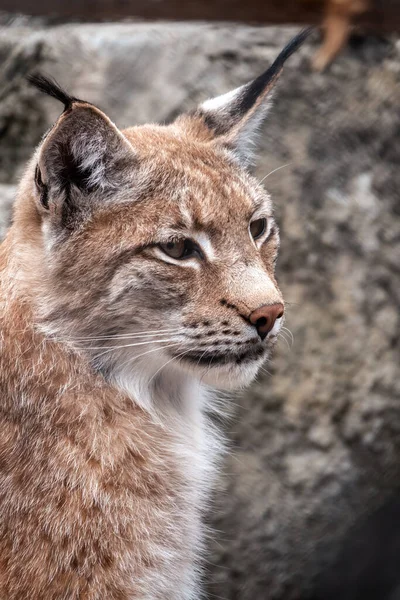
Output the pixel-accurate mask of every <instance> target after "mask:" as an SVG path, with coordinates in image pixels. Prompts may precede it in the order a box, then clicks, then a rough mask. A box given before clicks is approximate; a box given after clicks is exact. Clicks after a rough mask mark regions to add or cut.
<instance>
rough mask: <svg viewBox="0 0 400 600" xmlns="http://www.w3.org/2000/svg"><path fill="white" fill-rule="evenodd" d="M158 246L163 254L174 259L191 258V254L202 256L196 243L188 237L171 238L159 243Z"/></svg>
mask: <svg viewBox="0 0 400 600" xmlns="http://www.w3.org/2000/svg"><path fill="white" fill-rule="evenodd" d="M160 248H161V250H162V251H163V252H165V254H167V255H168V256H170V257H171V258H175V259H176V260H182V259H184V258H192V257H193V256H197V257H198V258H202V257H203V255H202V252H201V250H200V248H199V247H198V245H197V244H195V243H194V242H193V241H192V240H189V239H184V238H182V239H180V240H172V241H171V242H167V243H166V244H160Z"/></svg>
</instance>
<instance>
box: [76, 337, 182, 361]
mask: <svg viewBox="0 0 400 600" xmlns="http://www.w3.org/2000/svg"><path fill="white" fill-rule="evenodd" d="M172 341H174V340H172V339H171V338H168V339H164V340H150V341H144V342H136V343H135V344H122V345H120V346H92V347H90V346H89V347H87V348H82V350H104V352H101V353H100V354H97V355H96V358H100V357H101V356H103V355H104V354H108V353H109V352H111V351H112V350H121V349H123V348H135V347H136V346H145V345H147V344H155V343H159V344H161V343H166V342H172ZM179 343H181V342H179Z"/></svg>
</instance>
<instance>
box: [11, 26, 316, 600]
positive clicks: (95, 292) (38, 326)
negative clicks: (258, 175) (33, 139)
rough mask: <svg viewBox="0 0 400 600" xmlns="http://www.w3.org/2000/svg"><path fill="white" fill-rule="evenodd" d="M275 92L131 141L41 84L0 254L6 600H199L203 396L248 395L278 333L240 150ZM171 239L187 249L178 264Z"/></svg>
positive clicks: (205, 434)
mask: <svg viewBox="0 0 400 600" xmlns="http://www.w3.org/2000/svg"><path fill="white" fill-rule="evenodd" d="M303 39H304V35H301V36H300V37H299V38H297V39H296V40H295V41H294V42H293V43H292V46H289V48H288V49H285V50H284V51H283V55H282V56H281V57H280V59H278V61H277V62H276V63H275V67H274V68H273V69H272V70H271V71H270V73H271V78H270V79H271V81H270V83H271V85H272V83H273V82H274V81H275V79H276V76H277V72H278V70H279V71H280V69H281V67H282V64H283V60H284V59H285V58H286V57H287V56H288V55H289V54H290V53H291V51H292V50H293V48H294V47H297V46H298V45H299V43H300V42H301V41H302V40H303ZM278 67H279V68H278ZM267 80H268V77H267V78H266V77H264V78H263V79H262V83H263V85H260V81H261V79H259V80H256V81H258V84H257V85H250V86H248V90H250V92H251V94H253V96H254V93H255V91H256V92H257V98H255V97H251V98H250V97H249V98H247V101H246V98H245V94H246V90H243V89H241V91H240V93H239V95H240V97H241V101H240V102H239V103H237V97H238V96H237V94H235V93H234V94H233V95H232V96H231V98H232V97H233V98H234V102H235V103H236V104H235V106H236V108H235V106H231V105H230V104H229V102H230V100H229V98H228V105H226V106H225V107H224V102H221V101H218V102H217V103H214V108H213V105H212V103H211V104H210V103H209V104H208V105H204V106H203V107H201V108H200V109H199V110H198V111H196V112H195V113H191V114H188V115H183V116H181V117H180V118H179V119H178V120H177V121H176V122H175V123H173V124H172V125H169V126H157V125H147V126H141V127H132V128H129V129H126V130H124V131H120V130H119V129H118V128H117V127H116V126H115V125H114V124H113V123H112V122H111V121H110V120H109V119H108V117H107V116H106V115H104V114H103V113H102V112H101V111H100V110H99V109H98V108H96V107H94V106H92V105H90V104H88V103H86V102H83V101H80V100H77V99H75V98H73V97H72V96H70V95H69V94H67V93H65V92H63V91H62V90H61V89H60V88H59V87H55V86H54V85H53V84H52V82H51V81H48V80H46V79H45V78H43V77H42V78H39V79H38V78H37V77H36V79H35V80H34V83H36V85H38V87H39V88H40V89H41V90H44V91H46V92H48V93H50V94H51V95H52V96H54V97H57V98H58V99H60V100H62V101H63V102H64V104H65V111H64V112H63V114H62V115H61V116H60V118H59V119H58V121H57V123H56V124H55V126H54V127H53V128H52V130H51V131H50V132H49V133H48V134H47V136H46V137H45V138H44V140H43V141H42V143H41V144H40V146H39V148H38V149H37V151H36V153H35V155H34V157H33V158H32V161H31V163H30V165H29V166H28V168H27V170H26V173H25V176H24V178H23V180H22V182H21V185H20V188H19V192H18V198H17V202H16V207H15V214H14V223H13V226H12V227H11V230H10V231H9V233H8V236H7V238H6V240H5V242H4V243H3V245H2V246H1V247H0V288H1V296H0V324H1V325H0V327H1V329H0V331H1V337H0V398H1V404H0V598H7V599H8V600H22V599H27V598H32V600H74V599H79V600H105V599H107V600H133V599H141V600H144V599H145V600H190V599H193V600H194V599H197V598H199V594H200V588H199V574H200V571H201V560H200V559H201V554H202V549H203V541H204V527H203V525H202V513H203V511H204V509H205V507H206V506H207V500H208V497H209V491H210V487H211V485H212V482H213V478H214V466H215V461H216V458H217V456H218V454H219V452H220V450H221V442H220V436H219V435H218V433H217V432H216V431H215V430H214V427H213V426H212V424H211V422H210V420H209V417H208V416H207V414H208V412H209V411H210V410H213V409H215V408H216V400H215V395H214V394H213V393H212V388H214V387H217V388H218V387H220V388H228V387H240V386H242V385H246V384H248V383H249V382H250V381H251V380H252V379H253V378H254V376H255V375H256V373H257V371H258V369H259V367H260V365H261V364H262V362H263V361H264V360H265V358H266V356H268V353H269V352H270V350H271V349H272V347H273V344H274V340H275V339H276V336H277V333H278V331H279V327H280V324H281V321H282V319H278V321H279V322H278V321H277V323H276V325H275V326H274V328H273V329H272V331H270V333H269V334H268V335H267V337H266V338H265V339H262V338H260V336H259V335H257V330H256V327H255V326H254V325H252V323H251V322H250V315H251V313H252V311H253V310H255V309H256V308H258V307H259V306H261V305H264V304H274V303H283V299H282V296H281V293H280V291H279V288H278V286H277V283H276V280H275V276H274V265H275V260H276V256H277V252H278V246H279V233H278V227H277V225H276V223H275V222H274V218H273V214H272V206H271V202H270V198H269V196H268V194H267V193H266V191H265V190H264V189H263V188H262V186H261V185H259V184H258V183H257V181H256V180H255V179H254V178H253V177H252V176H251V175H250V174H249V173H248V172H247V171H246V170H245V169H244V168H243V163H241V162H240V160H241V158H240V157H242V155H243V149H242V150H240V151H239V145H240V143H241V142H240V139H239V138H240V136H241V133H240V130H241V126H240V124H241V123H242V126H243V127H245V128H246V135H250V134H251V132H250V129H249V128H248V123H249V120H251V119H252V118H253V117H252V115H250V114H249V111H250V112H252V111H254V110H256V108H257V106H259V107H260V110H263V108H262V106H263V100H264V96H265V95H266V94H267V93H268V90H269V89H270V88H271V85H269V84H268V81H267ZM215 106H218V108H217V109H215ZM215 111H216V112H215ZM224 115H225V117H224ZM224 118H225V119H226V125H225V126H223V125H222V121H223V119H224ZM216 122H219V123H220V126H219V129H218V131H216V130H215V127H213V126H210V124H211V123H214V124H215V123H216ZM239 134H240V135H239ZM242 158H243V157H242ZM260 217H263V218H265V219H266V223H267V226H266V228H265V231H264V232H263V234H262V239H260V240H257V241H254V240H253V239H252V237H251V235H250V232H249V223H250V221H251V220H252V219H255V218H260ZM182 238H190V239H191V240H192V242H191V243H192V244H195V245H196V247H197V248H198V253H197V254H196V255H194V256H189V258H187V259H185V260H181V261H179V260H177V259H175V258H174V257H171V256H170V255H168V254H166V253H165V251H164V250H163V248H165V244H166V243H168V242H170V241H171V240H181V239H182Z"/></svg>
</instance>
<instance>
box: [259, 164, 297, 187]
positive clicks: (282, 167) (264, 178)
mask: <svg viewBox="0 0 400 600" xmlns="http://www.w3.org/2000/svg"><path fill="white" fill-rule="evenodd" d="M291 164H293V163H286V165H282V166H281V167H277V168H276V169H274V170H273V171H270V172H269V173H268V175H265V177H263V178H262V179H261V181H260V182H259V183H260V184H261V183H262V182H263V181H265V180H266V179H267V177H269V176H270V175H272V174H273V173H276V172H277V171H280V170H281V169H284V168H285V167H290V165H291Z"/></svg>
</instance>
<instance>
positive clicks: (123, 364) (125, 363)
mask: <svg viewBox="0 0 400 600" xmlns="http://www.w3.org/2000/svg"><path fill="white" fill-rule="evenodd" d="M181 344H182V342H177V343H175V344H170V345H169V346H162V347H161V348H152V349H151V350H147V351H146V352H143V353H142V354H138V356H133V357H131V358H129V359H128V360H127V361H125V362H123V363H122V364H121V365H120V367H125V366H126V365H128V364H131V363H133V362H134V361H135V360H137V359H138V358H142V356H145V355H146V354H151V353H152V352H157V351H158V352H160V351H161V350H166V349H167V348H173V347H174V346H180V345H181Z"/></svg>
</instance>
